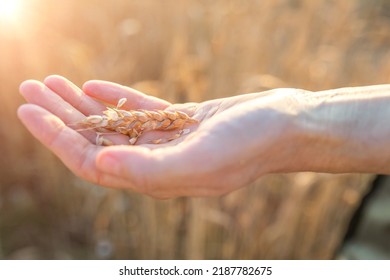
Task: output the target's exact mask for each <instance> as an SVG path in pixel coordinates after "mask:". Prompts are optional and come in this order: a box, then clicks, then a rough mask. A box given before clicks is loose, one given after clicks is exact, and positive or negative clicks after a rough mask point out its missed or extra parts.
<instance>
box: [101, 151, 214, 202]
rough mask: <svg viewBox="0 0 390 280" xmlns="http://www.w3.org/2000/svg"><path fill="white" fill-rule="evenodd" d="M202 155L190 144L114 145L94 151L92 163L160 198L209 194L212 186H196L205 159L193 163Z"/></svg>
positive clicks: (204, 164)
mask: <svg viewBox="0 0 390 280" xmlns="http://www.w3.org/2000/svg"><path fill="white" fill-rule="evenodd" d="M203 157H204V154H203V155H200V156H199V155H197V154H196V153H195V150H194V149H193V147H191V145H189V146H188V145H186V146H185V147H181V145H178V146H174V147H166V148H161V149H148V148H145V147H142V146H136V147H131V148H129V147H125V146H115V147H108V148H106V149H104V150H102V151H100V152H99V153H98V155H97V158H96V166H97V168H98V169H99V170H100V171H102V172H104V173H108V174H112V175H114V176H118V177H122V178H127V179H128V180H130V181H131V182H133V184H134V185H135V187H136V188H137V189H136V191H138V192H142V193H145V194H148V195H152V196H157V197H160V198H169V197H176V196H188V195H209V194H211V192H212V191H213V190H212V189H209V190H207V189H202V188H199V184H200V181H199V180H198V179H199V178H204V177H203V176H202V175H203V174H205V173H206V172H208V169H209V167H207V165H208V163H207V161H206V159H204V161H202V165H200V166H195V165H194V162H195V164H196V163H197V162H199V159H200V158H203ZM196 158H198V159H196ZM194 159H195V161H193V160H194Z"/></svg>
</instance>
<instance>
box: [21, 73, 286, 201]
mask: <svg viewBox="0 0 390 280" xmlns="http://www.w3.org/2000/svg"><path fill="white" fill-rule="evenodd" d="M20 92H21V93H22V95H23V96H24V97H25V99H26V100H27V101H28V102H29V104H25V105H22V106H21V107H20V108H19V110H18V115H19V118H20V119H21V120H22V122H23V123H24V124H25V126H26V127H27V128H28V129H29V131H30V132H31V133H32V134H33V135H34V136H35V137H36V138H37V139H39V140H40V141H41V142H42V143H43V144H44V145H45V146H47V147H48V148H49V149H50V150H52V151H53V152H54V153H55V154H56V155H57V156H58V157H59V158H60V159H61V160H62V161H63V162H64V164H65V165H66V166H68V168H70V169H71V170H72V171H73V172H74V173H75V174H76V175H77V176H79V177H81V178H83V179H86V180H88V181H90V182H93V183H96V184H100V185H103V186H108V187H117V188H130V189H133V190H135V191H137V192H141V193H145V194H148V195H151V196H153V197H157V198H170V197H176V196H187V195H192V196H207V195H220V194H223V193H226V192H229V191H232V190H234V189H237V188H239V187H241V186H243V185H245V184H246V183H248V182H250V181H252V180H253V179H255V178H256V177H257V176H258V175H259V173H264V172H265V170H264V168H263V169H262V168H259V166H258V165H256V164H253V162H254V161H255V158H257V157H258V156H259V154H262V153H264V152H263V151H261V150H260V151H258V153H256V154H254V153H253V148H254V147H253V146H254V145H256V146H258V144H259V142H260V143H261V141H262V140H259V139H253V138H258V135H257V131H258V129H260V130H262V131H263V135H264V138H263V139H264V140H263V142H264V144H263V146H264V149H266V148H267V147H268V146H269V144H270V142H271V141H270V139H269V137H267V135H270V134H272V133H273V131H275V129H271V128H272V123H273V118H272V117H269V116H270V114H269V113H270V112H269V110H267V109H266V108H265V109H264V113H265V115H264V117H265V118H266V119H267V122H265V121H264V122H260V123H259V122H258V120H254V119H253V116H251V114H250V112H251V111H254V109H256V110H257V109H258V107H259V105H256V106H257V107H256V108H252V107H253V106H248V104H251V102H250V101H252V100H255V99H258V98H259V96H261V97H264V96H267V95H272V94H271V93H262V94H247V95H241V96H236V97H231V98H224V99H217V100H211V101H207V102H203V103H186V104H171V103H169V102H167V101H165V100H162V99H158V98H155V97H152V96H148V95H145V94H142V93H140V92H138V91H135V90H133V89H130V88H127V87H124V86H121V85H118V84H114V83H110V82H103V81H90V82H87V83H86V84H85V85H84V86H83V90H81V89H79V88H78V87H76V86H75V85H74V84H72V83H71V82H70V81H68V80H66V79H65V78H63V77H60V76H50V77H48V78H46V79H45V81H44V83H41V82H38V81H26V82H24V83H22V85H21V86H20ZM121 98H126V99H127V102H126V103H125V105H124V107H123V109H127V110H134V109H145V110H154V109H156V110H180V111H183V112H185V113H187V114H188V115H190V116H191V117H193V118H195V119H197V120H199V123H198V124H196V125H192V126H191V127H190V130H191V133H189V134H187V135H185V136H183V137H180V138H179V139H176V140H174V141H171V142H168V143H165V144H159V145H155V144H148V143H150V139H156V138H161V137H167V138H168V136H169V135H166V134H169V133H172V132H161V131H155V132H147V133H145V134H144V135H143V136H142V137H141V138H140V139H139V141H138V142H137V144H138V145H137V146H130V145H128V137H127V136H124V135H118V134H113V135H108V136H104V137H106V138H109V140H110V141H111V142H113V143H114V144H115V145H114V146H110V147H102V146H97V145H95V141H96V133H95V132H94V131H76V130H74V129H72V128H71V126H68V125H69V124H74V123H77V122H79V121H80V120H82V119H83V118H84V117H85V116H88V115H92V114H101V113H102V111H104V110H105V109H106V107H105V105H103V103H101V102H99V101H103V102H105V103H108V104H113V105H115V104H116V103H117V102H118V100H119V99H121ZM96 99H97V100H99V101H97V100H96ZM248 112H249V113H248ZM254 121H256V125H257V129H256V131H254V130H251V129H250V126H251V122H254ZM267 123H268V124H267ZM262 126H264V127H262ZM248 127H249V128H248ZM278 131H279V130H278ZM164 134H165V135H164ZM266 139H268V140H266ZM254 140H255V141H254ZM259 170H260V171H259Z"/></svg>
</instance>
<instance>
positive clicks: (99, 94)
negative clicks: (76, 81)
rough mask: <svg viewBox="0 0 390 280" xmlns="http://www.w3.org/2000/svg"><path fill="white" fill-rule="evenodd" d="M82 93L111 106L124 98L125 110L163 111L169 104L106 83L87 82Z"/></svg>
mask: <svg viewBox="0 0 390 280" xmlns="http://www.w3.org/2000/svg"><path fill="white" fill-rule="evenodd" d="M83 91H84V92H85V93H86V94H87V95H89V96H91V97H94V98H96V99H98V100H102V101H104V102H107V103H109V104H112V105H116V104H117V102H118V100H119V99H121V98H126V99H127V102H126V103H125V104H124V105H123V107H122V108H123V109H125V110H136V109H144V110H163V109H165V108H166V107H168V106H169V105H170V103H169V102H167V101H165V100H162V99H159V98H157V97H154V96H148V95H146V94H143V93H141V92H139V91H137V90H135V89H132V88H129V87H125V86H121V85H119V84H115V83H111V82H106V81H97V80H93V81H88V82H86V83H85V84H84V85H83Z"/></svg>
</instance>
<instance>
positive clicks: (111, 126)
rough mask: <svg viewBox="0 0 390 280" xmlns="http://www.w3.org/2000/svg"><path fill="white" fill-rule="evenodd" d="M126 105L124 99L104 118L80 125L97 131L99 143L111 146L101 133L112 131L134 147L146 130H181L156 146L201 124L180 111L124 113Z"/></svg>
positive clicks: (158, 141)
mask: <svg viewBox="0 0 390 280" xmlns="http://www.w3.org/2000/svg"><path fill="white" fill-rule="evenodd" d="M125 102H126V99H125V98H122V99H120V100H119V102H118V105H117V106H116V107H115V108H107V110H105V111H103V114H102V115H90V116H88V117H86V118H85V119H84V120H82V121H81V122H79V123H77V125H80V126H82V127H83V129H80V130H85V129H95V130H96V131H97V132H98V136H97V138H96V144H98V145H110V144H111V143H110V142H109V141H108V140H107V139H104V138H103V137H101V134H102V133H101V132H107V131H112V132H116V133H120V134H123V135H128V136H129V137H130V139H129V143H130V144H132V145H133V144H135V143H136V142H137V140H138V138H139V137H140V136H141V135H142V134H143V133H144V132H147V131H153V130H162V131H164V130H166V131H168V130H179V132H178V133H177V134H175V135H174V136H173V137H171V138H168V139H157V140H153V141H151V142H152V143H154V144H159V143H161V142H166V141H171V140H174V139H176V138H178V137H180V136H181V135H184V134H186V133H188V132H189V130H186V129H183V128H184V127H185V126H186V125H189V124H194V123H197V122H198V121H197V120H195V119H193V118H191V117H189V116H188V115H187V114H185V113H183V112H180V111H173V112H171V111H162V110H156V111H153V110H130V111H127V110H122V109H120V107H121V106H122V105H123V104H124V103H125Z"/></svg>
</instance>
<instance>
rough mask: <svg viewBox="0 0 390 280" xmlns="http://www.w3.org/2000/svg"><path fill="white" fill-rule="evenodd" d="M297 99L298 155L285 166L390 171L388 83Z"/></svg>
mask: <svg viewBox="0 0 390 280" xmlns="http://www.w3.org/2000/svg"><path fill="white" fill-rule="evenodd" d="M300 98H302V99H301V105H302V106H301V108H300V112H299V114H298V117H297V118H296V123H295V125H296V132H297V133H296V135H295V136H296V145H297V146H296V148H295V151H296V154H295V155H293V157H296V160H295V164H290V165H289V166H288V167H286V171H316V172H331V173H347V172H364V173H384V174H390V85H386V86H374V87H361V88H348V89H339V90H332V91H323V92H317V93H305V94H304V95H303V96H301V97H300ZM294 169H295V170H294Z"/></svg>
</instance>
